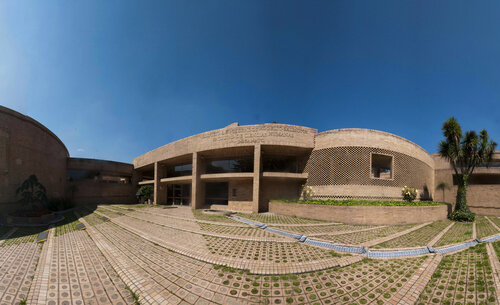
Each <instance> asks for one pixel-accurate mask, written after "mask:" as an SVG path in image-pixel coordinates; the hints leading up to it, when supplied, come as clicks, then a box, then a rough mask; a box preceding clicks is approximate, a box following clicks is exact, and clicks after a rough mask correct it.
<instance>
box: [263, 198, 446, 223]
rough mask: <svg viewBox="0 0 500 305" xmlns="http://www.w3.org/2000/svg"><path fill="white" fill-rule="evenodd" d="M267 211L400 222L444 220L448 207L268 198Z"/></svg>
mask: <svg viewBox="0 0 500 305" xmlns="http://www.w3.org/2000/svg"><path fill="white" fill-rule="evenodd" d="M269 212H271V213H274V214H278V215H286V216H296V217H304V218H311V219H318V220H326V221H334V222H343V223H348V224H368V225H401V224H412V223H422V222H431V221H437V220H442V219H446V218H447V216H448V206H447V205H446V204H444V203H438V202H432V201H420V202H412V203H407V202H402V201H362V200H309V201H270V202H269Z"/></svg>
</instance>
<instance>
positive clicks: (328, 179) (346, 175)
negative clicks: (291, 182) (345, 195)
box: [305, 146, 434, 195]
mask: <svg viewBox="0 0 500 305" xmlns="http://www.w3.org/2000/svg"><path fill="white" fill-rule="evenodd" d="M372 153H377V154H386V155H391V156H393V168H392V179H376V178H371V154H372ZM305 172H308V173H309V178H308V180H307V184H308V185H310V186H320V185H322V186H324V185H367V186H386V187H402V186H404V185H407V186H411V187H416V188H417V189H419V190H424V188H425V189H428V190H431V187H432V185H433V180H432V179H433V174H434V173H433V169H432V168H431V167H430V166H429V165H427V164H426V163H424V162H422V161H420V160H417V159H415V158H413V157H410V156H408V155H405V154H402V153H398V152H394V151H390V150H385V149H380V148H373V147H358V146H346V147H331V148H325V149H319V150H314V151H313V152H312V154H311V157H310V158H309V161H308V162H307V165H306V168H305ZM332 195H334V194H332ZM335 195H341V194H335ZM374 195H375V194H374Z"/></svg>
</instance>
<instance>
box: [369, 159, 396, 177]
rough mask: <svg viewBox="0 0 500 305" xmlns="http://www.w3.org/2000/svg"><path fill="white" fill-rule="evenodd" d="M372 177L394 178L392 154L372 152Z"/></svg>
mask: <svg viewBox="0 0 500 305" xmlns="http://www.w3.org/2000/svg"><path fill="white" fill-rule="evenodd" d="M371 161H372V168H371V177H372V178H377V179H392V156H388V155H380V154H372V159H371Z"/></svg>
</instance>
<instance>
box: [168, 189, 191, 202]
mask: <svg viewBox="0 0 500 305" xmlns="http://www.w3.org/2000/svg"><path fill="white" fill-rule="evenodd" d="M167 204H177V205H190V204H191V184H169V185H167Z"/></svg>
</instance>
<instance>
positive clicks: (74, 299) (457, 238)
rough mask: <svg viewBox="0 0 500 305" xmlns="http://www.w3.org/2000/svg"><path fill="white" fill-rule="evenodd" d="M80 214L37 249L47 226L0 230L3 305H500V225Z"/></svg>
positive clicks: (157, 212) (116, 211)
mask: <svg viewBox="0 0 500 305" xmlns="http://www.w3.org/2000/svg"><path fill="white" fill-rule="evenodd" d="M76 211H77V213H76V214H75V213H73V212H68V213H65V214H64V216H65V220H64V221H62V222H60V223H58V224H57V225H55V226H54V227H52V228H49V230H48V231H46V232H47V233H48V234H47V239H46V240H45V241H44V242H41V243H36V242H35V240H36V239H37V236H38V234H39V233H40V232H42V231H44V230H47V228H43V227H42V228H36V227H27V228H21V227H19V228H15V227H14V228H11V227H0V305H3V304H16V305H18V304H20V303H22V304H24V301H26V304H37V305H38V304H40V305H41V304H68V305H69V304H72V305H74V304H452V303H453V304H459V303H460V304H498V300H499V296H500V289H497V288H496V287H500V261H499V260H498V256H499V255H500V229H499V227H498V225H500V219H499V218H497V217H491V216H489V217H482V216H479V217H478V218H477V221H476V223H475V224H474V225H472V224H467V223H453V222H450V221H448V220H445V221H437V222H434V223H425V224H411V225H402V226H357V225H347V224H339V223H331V222H324V221H313V220H310V219H304V218H297V217H288V216H276V215H272V214H269V213H266V214H260V215H248V214H241V215H239V216H240V217H243V218H244V219H247V220H249V221H250V222H244V221H238V220H237V218H234V219H233V218H229V217H225V216H218V215H210V214H204V213H203V212H202V211H194V212H193V211H192V210H191V209H190V208H188V207H176V208H164V207H151V206H144V205H131V206H126V205H110V206H99V207H98V208H93V207H86V208H78V209H77V210H76ZM103 216H105V217H106V218H103ZM240 220H241V219H240ZM264 224H267V226H268V227H267V228H266V226H265V225H264ZM83 226H86V230H80V228H82V227H83ZM283 232H284V233H285V235H286V234H288V233H287V232H289V234H288V235H289V236H285V235H283ZM302 234H303V235H302ZM300 237H302V239H301V241H304V242H300V241H299V238H300ZM476 237H477V238H478V239H482V240H479V241H475V240H474V238H476ZM495 240H499V241H495ZM478 242H480V243H479V244H478ZM346 245H353V249H354V248H355V249H357V250H359V252H356V251H355V252H353V253H346V252H343V251H347V249H348V248H346ZM362 246H369V247H370V248H369V249H366V248H363V247H362ZM428 246H429V247H428ZM339 251H340V252H339ZM366 251H368V252H366ZM434 251H435V252H436V253H433V252H434ZM437 252H439V253H437ZM358 253H359V254H358ZM408 255H410V256H408ZM412 255H414V256H412ZM395 257H399V258H395Z"/></svg>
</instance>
